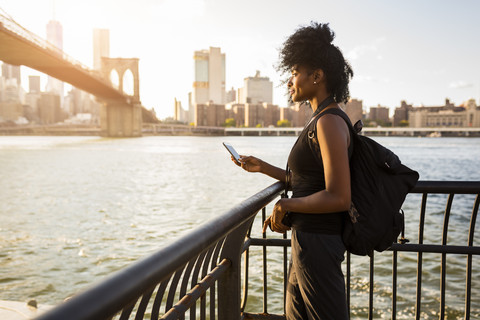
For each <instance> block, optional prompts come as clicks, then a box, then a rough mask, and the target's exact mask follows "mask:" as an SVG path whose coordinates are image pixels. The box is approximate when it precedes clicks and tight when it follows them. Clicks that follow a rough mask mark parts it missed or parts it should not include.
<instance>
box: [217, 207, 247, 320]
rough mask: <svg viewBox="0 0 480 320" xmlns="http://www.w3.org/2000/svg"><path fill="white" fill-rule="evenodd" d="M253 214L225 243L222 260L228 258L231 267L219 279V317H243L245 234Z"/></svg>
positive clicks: (237, 318) (226, 318)
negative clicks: (243, 251) (242, 279)
mask: <svg viewBox="0 0 480 320" xmlns="http://www.w3.org/2000/svg"><path fill="white" fill-rule="evenodd" d="M254 218H255V216H253V217H252V218H251V219H248V220H247V221H246V222H244V223H243V224H242V225H240V226H239V227H238V228H237V229H236V230H235V231H233V232H232V233H230V234H229V235H228V236H227V238H226V239H225V242H224V244H223V249H222V253H221V256H220V260H223V259H228V260H230V262H231V266H230V268H228V270H227V271H226V272H225V273H224V274H223V275H222V276H221V277H220V279H219V280H218V318H219V319H222V320H240V318H241V260H242V259H241V257H242V247H243V243H244V241H245V236H246V234H247V232H248V229H249V228H250V225H251V224H252V222H253V219H254Z"/></svg>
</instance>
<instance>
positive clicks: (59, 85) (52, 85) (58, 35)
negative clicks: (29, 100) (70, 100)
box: [47, 20, 64, 105]
mask: <svg viewBox="0 0 480 320" xmlns="http://www.w3.org/2000/svg"><path fill="white" fill-rule="evenodd" d="M47 41H48V42H50V44H52V45H53V46H54V47H56V48H57V49H59V50H63V28H62V25H61V24H60V22H58V21H56V20H50V21H49V22H48V24H47ZM47 92H51V93H55V94H57V95H59V96H60V105H62V101H63V95H64V94H63V82H62V81H60V80H57V79H55V78H53V77H50V76H49V77H48V81H47Z"/></svg>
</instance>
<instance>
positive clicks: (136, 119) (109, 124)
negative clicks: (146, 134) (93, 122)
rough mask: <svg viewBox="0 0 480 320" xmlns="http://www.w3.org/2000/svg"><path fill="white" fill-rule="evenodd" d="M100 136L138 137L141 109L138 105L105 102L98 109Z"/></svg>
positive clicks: (140, 132)
mask: <svg viewBox="0 0 480 320" xmlns="http://www.w3.org/2000/svg"><path fill="white" fill-rule="evenodd" d="M100 128H101V135H102V136H104V137H140V136H141V135H142V107H141V105H140V104H128V103H122V102H107V103H104V104H102V106H101V109H100Z"/></svg>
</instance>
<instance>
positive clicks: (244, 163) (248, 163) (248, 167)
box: [232, 156, 262, 172]
mask: <svg viewBox="0 0 480 320" xmlns="http://www.w3.org/2000/svg"><path fill="white" fill-rule="evenodd" d="M232 161H233V162H234V163H235V164H236V165H237V166H239V167H242V169H243V170H245V171H248V172H261V171H262V170H261V169H262V160H260V159H258V158H255V157H254V156H240V163H238V162H237V161H235V159H234V158H233V157H232Z"/></svg>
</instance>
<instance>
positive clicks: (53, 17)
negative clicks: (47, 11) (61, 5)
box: [52, 0, 55, 20]
mask: <svg viewBox="0 0 480 320" xmlns="http://www.w3.org/2000/svg"><path fill="white" fill-rule="evenodd" d="M52 20H55V0H52Z"/></svg>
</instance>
